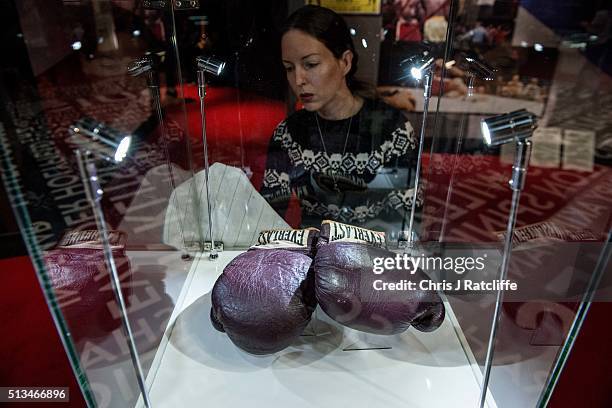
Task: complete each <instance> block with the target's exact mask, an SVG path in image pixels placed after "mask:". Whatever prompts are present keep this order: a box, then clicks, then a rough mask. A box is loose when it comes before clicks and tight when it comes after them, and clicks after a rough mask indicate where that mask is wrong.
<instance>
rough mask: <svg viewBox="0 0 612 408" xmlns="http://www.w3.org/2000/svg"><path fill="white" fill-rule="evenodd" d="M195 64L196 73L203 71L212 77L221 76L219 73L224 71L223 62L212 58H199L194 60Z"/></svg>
mask: <svg viewBox="0 0 612 408" xmlns="http://www.w3.org/2000/svg"><path fill="white" fill-rule="evenodd" d="M196 64H197V66H198V71H204V72H206V73H208V74H212V75H214V76H219V75H221V72H223V69H225V62H224V61H221V60H219V59H216V58H214V57H208V56H199V57H197V58H196Z"/></svg>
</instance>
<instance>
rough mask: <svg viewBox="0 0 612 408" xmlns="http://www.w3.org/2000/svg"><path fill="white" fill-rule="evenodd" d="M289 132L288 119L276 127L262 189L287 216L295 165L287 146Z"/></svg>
mask: <svg viewBox="0 0 612 408" xmlns="http://www.w3.org/2000/svg"><path fill="white" fill-rule="evenodd" d="M287 132H288V129H287V123H286V121H283V122H281V123H280V124H279V125H278V126H277V127H276V129H274V133H273V134H272V139H271V140H270V145H269V146H268V157H267V159H266V170H265V171H264V177H263V184H262V187H261V190H260V193H261V195H262V196H263V197H264V198H265V199H266V201H267V202H268V203H269V204H270V205H271V206H272V208H274V210H275V211H276V212H277V213H278V214H279V215H280V216H281V217H284V216H285V212H286V211H287V207H288V206H289V199H290V198H291V184H292V183H291V177H290V174H291V173H292V171H291V170H292V167H293V165H292V163H291V160H290V158H289V153H288V151H287V147H288V146H286V144H287V143H288V139H287V137H286V135H287ZM289 140H290V139H289Z"/></svg>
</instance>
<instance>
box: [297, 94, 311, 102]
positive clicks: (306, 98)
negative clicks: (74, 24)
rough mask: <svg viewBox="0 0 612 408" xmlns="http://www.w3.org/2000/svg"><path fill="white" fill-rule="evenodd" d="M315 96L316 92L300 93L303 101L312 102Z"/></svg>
mask: <svg viewBox="0 0 612 408" xmlns="http://www.w3.org/2000/svg"><path fill="white" fill-rule="evenodd" d="M313 97H314V94H311V93H301V94H300V99H301V100H302V102H310V101H311V100H312V98H313Z"/></svg>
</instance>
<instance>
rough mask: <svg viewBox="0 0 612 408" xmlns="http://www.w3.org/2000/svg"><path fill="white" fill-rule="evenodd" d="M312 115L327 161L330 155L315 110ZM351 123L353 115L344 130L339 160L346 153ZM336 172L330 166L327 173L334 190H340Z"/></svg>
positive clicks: (342, 158)
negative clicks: (342, 146)
mask: <svg viewBox="0 0 612 408" xmlns="http://www.w3.org/2000/svg"><path fill="white" fill-rule="evenodd" d="M314 115H315V121H316V122H317V129H318V130H319V137H320V138H321V145H322V146H323V152H324V153H325V155H326V156H327V160H328V162H329V160H330V158H331V157H330V155H329V154H327V148H326V147H325V141H324V140H323V132H321V125H319V115H318V114H317V112H315V113H314ZM352 123H353V116H351V118H350V119H349V124H348V129H347V131H346V136H345V137H344V148H343V149H342V155H341V157H340V159H341V160H344V154H345V153H346V145H347V144H348V137H349V134H350V133H351V124H352ZM336 173H337V170H332V169H331V167H330V169H329V174H330V175H331V177H332V180H333V182H334V190H335V191H338V192H340V190H339V189H338V181H337V180H336V176H335V174H336Z"/></svg>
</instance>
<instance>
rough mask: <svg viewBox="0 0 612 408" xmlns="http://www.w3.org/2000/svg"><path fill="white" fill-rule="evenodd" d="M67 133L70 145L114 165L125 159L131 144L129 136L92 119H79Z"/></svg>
mask: <svg viewBox="0 0 612 408" xmlns="http://www.w3.org/2000/svg"><path fill="white" fill-rule="evenodd" d="M68 131H69V133H70V135H71V137H70V139H69V140H68V141H69V142H70V143H72V144H75V145H76V146H77V147H78V148H81V149H83V150H86V151H90V152H92V153H97V154H98V155H99V156H101V157H103V158H104V159H106V160H111V161H114V162H115V163H119V162H121V161H123V159H125V157H126V156H127V154H128V152H129V150H130V146H131V144H132V136H131V135H125V134H124V133H121V132H119V131H118V130H116V129H113V128H111V127H109V126H107V125H105V124H104V123H101V122H98V121H96V120H94V119H92V118H83V119H79V120H78V121H76V122H75V123H74V124H73V125H71V126H70V128H69V129H68Z"/></svg>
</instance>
